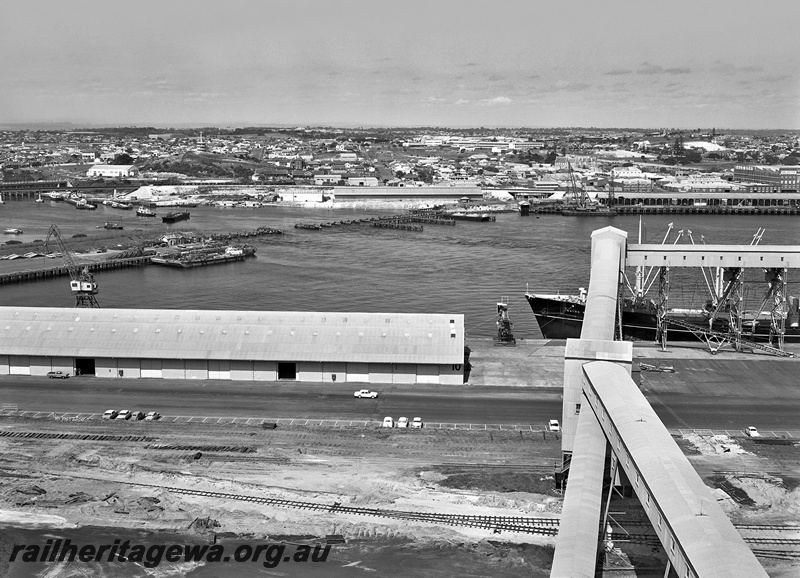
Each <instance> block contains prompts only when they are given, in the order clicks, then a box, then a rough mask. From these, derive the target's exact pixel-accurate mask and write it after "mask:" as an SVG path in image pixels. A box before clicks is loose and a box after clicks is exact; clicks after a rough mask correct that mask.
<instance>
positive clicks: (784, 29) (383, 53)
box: [0, 0, 800, 130]
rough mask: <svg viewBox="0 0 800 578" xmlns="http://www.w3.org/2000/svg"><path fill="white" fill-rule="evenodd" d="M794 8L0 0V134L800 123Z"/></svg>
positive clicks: (772, 0)
mask: <svg viewBox="0 0 800 578" xmlns="http://www.w3.org/2000/svg"><path fill="white" fill-rule="evenodd" d="M795 8H796V0H763V1H761V2H755V1H752V0H751V1H747V2H745V1H742V0H662V1H660V2H656V1H645V0H636V1H633V0H603V1H597V0H570V1H568V2H555V1H547V2H544V1H541V0H507V1H504V0H495V1H492V2H488V1H486V0H481V1H476V0H402V1H398V0H394V1H393V0H383V1H381V0H320V1H312V0H289V1H283V0H255V1H254V0H138V1H137V2H127V3H122V2H111V1H108V0H103V1H99V0H69V1H63V0H58V1H55V0H0V14H1V15H2V16H1V17H0V55H2V58H0V124H10V123H47V122H54V123H59V122H70V123H74V124H78V125H82V126H89V125H95V126H97V125H99V126H131V125H137V126H164V127H168V126H185V125H195V126H220V127H224V126H255V125H281V126H292V125H297V126H439V127H481V126H484V127H532V128H537V127H570V126H583V127H598V128H611V127H641V128H685V129H693V128H703V129H705V128H711V127H714V128H717V129H718V130H719V129H724V128H731V129H800V50H798V49H799V48H800V36H798V32H797V30H798V28H797V18H796V15H797V11H796V10H795Z"/></svg>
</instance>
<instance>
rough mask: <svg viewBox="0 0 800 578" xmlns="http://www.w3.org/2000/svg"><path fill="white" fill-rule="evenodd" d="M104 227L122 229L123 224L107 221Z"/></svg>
mask: <svg viewBox="0 0 800 578" xmlns="http://www.w3.org/2000/svg"><path fill="white" fill-rule="evenodd" d="M103 228H104V229H122V225H120V224H119V223H109V222H106V224H105V225H103Z"/></svg>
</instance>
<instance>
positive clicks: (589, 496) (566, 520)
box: [550, 227, 800, 578]
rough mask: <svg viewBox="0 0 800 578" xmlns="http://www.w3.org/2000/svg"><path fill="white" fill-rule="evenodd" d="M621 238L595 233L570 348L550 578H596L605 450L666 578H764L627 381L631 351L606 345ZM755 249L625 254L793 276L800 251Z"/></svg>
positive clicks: (622, 259)
mask: <svg viewBox="0 0 800 578" xmlns="http://www.w3.org/2000/svg"><path fill="white" fill-rule="evenodd" d="M626 238H627V235H626V233H625V232H624V231H620V230H618V229H614V228H612V227H607V228H605V229H600V230H598V231H595V232H594V233H593V234H592V266H591V280H590V284H589V293H588V296H587V302H586V311H585V314H584V322H583V328H582V331H581V338H580V339H569V340H567V348H566V354H565V363H564V398H563V399H564V403H563V408H562V420H563V421H562V435H563V438H562V453H563V454H564V463H565V464H566V463H569V464H570V477H569V483H568V484H567V491H566V494H565V496H564V505H563V509H562V520H561V527H560V530H559V534H558V538H557V541H556V550H555V554H554V557H553V566H552V570H551V573H550V576H551V577H553V578H581V577H585V578H594V577H595V576H597V560H598V545H599V541H600V537H601V535H600V532H601V528H600V523H599V522H600V515H601V511H602V510H601V508H602V504H601V497H602V488H603V473H604V465H605V457H606V453H607V450H608V449H610V451H611V452H612V453H613V454H614V458H615V460H616V463H618V464H619V467H622V468H623V470H624V471H625V473H626V474H627V476H628V478H629V479H630V480H631V483H632V484H633V488H634V491H635V492H636V494H637V496H638V497H639V499H640V501H641V503H642V505H643V507H644V509H645V511H646V512H647V515H648V517H649V519H650V521H651V523H652V525H653V528H654V529H655V531H656V533H657V535H658V536H659V538H660V540H661V543H662V545H663V546H664V549H665V552H666V554H667V556H668V560H669V564H668V566H667V569H666V570H667V571H666V573H665V574H664V575H665V576H668V575H670V571H671V569H673V568H674V571H675V574H677V576H679V577H680V578H766V576H767V574H766V572H765V571H764V569H763V568H762V567H761V565H760V564H759V563H758V560H756V558H755V556H754V555H753V554H752V552H751V551H750V550H749V549H748V547H747V545H746V544H745V543H744V541H743V540H742V538H741V537H740V536H739V534H738V532H737V531H736V529H735V528H734V527H733V525H732V524H731V522H730V520H729V519H728V517H727V516H726V514H725V512H723V511H722V509H721V508H720V507H719V506H718V505H717V503H716V500H715V499H714V498H713V496H712V495H711V492H710V491H709V490H708V488H707V487H706V486H705V484H704V483H703V481H702V480H701V479H700V477H699V476H698V475H697V473H696V472H695V471H694V469H693V468H692V466H691V464H690V463H689V461H688V460H687V459H686V458H685V456H684V455H683V453H682V452H681V450H680V448H678V446H677V444H675V442H674V441H673V440H672V437H671V436H670V435H669V432H667V430H666V428H665V427H664V425H663V424H662V423H661V421H660V420H659V419H658V416H657V415H656V414H655V412H654V411H653V409H652V408H651V407H650V404H649V403H648V402H647V400H646V399H645V398H644V396H643V395H642V393H641V392H640V391H639V389H638V388H637V386H636V384H635V383H634V382H633V380H632V379H631V378H630V369H631V361H632V351H633V349H632V345H631V343H629V342H620V341H613V339H614V334H615V328H616V320H617V315H618V313H619V309H618V306H619V305H618V287H619V277H620V272H621V271H622V270H623V268H624V265H625V263H626V250H625V245H626ZM753 249H754V248H753V247H740V246H737V247H721V248H717V247H713V246H712V247H709V246H701V247H696V248H693V247H685V246H684V247H680V250H677V249H674V248H673V247H664V246H662V245H653V246H647V245H638V246H633V247H631V248H630V249H629V250H628V251H627V257H628V258H627V264H628V265H636V264H639V265H642V266H650V265H652V266H658V267H669V266H681V265H680V264H684V265H685V266H693V267H697V266H722V267H747V266H759V267H790V266H791V264H792V263H793V262H795V257H800V247H798V248H797V251H793V250H790V251H788V252H786V251H785V248H781V250H778V249H777V248H776V249H775V250H774V251H773V250H770V249H771V248H766V247H758V248H757V251H754V250H753ZM764 249H767V251H764ZM632 255H633V257H632ZM632 259H633V262H632ZM637 259H639V260H640V261H641V262H639V263H637V262H636V260H637ZM707 259H709V260H711V261H713V260H714V259H716V262H709V261H707ZM654 261H655V262H654ZM755 263H758V265H756V264H755ZM796 263H800V259H797V260H796ZM796 263H795V264H796Z"/></svg>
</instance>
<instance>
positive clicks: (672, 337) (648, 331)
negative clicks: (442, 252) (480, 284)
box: [525, 295, 800, 342]
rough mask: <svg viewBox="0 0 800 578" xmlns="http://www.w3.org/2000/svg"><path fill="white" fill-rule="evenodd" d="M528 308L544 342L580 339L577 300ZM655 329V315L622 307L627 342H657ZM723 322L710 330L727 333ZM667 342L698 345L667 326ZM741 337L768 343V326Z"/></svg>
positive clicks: (797, 333)
mask: <svg viewBox="0 0 800 578" xmlns="http://www.w3.org/2000/svg"><path fill="white" fill-rule="evenodd" d="M525 297H526V298H527V300H528V304H529V305H530V306H531V310H532V311H533V314H534V316H535V317H536V322H537V323H538V324H539V329H540V330H541V332H542V336H543V337H544V338H545V339H573V338H574V339H577V338H580V336H581V329H582V328H583V315H584V312H585V310H586V306H585V305H584V304H583V303H580V302H576V301H577V300H569V299H563V300H562V299H558V298H553V297H547V296H541V295H526V296H525ZM671 316H673V317H676V318H678V319H680V320H681V321H685V322H687V323H691V324H693V325H697V326H700V327H708V320H707V318H706V317H705V316H703V315H702V314H698V313H695V314H692V313H674V314H671ZM657 325H658V322H657V318H656V315H655V313H654V312H648V311H635V310H633V309H630V308H627V307H623V309H622V337H623V339H625V340H629V341H650V342H654V341H656V327H657ZM727 325H728V324H727V322H726V321H725V320H719V321H717V322H715V323H714V326H713V327H712V329H713V330H715V331H720V332H723V333H725V332H727V331H728V326H727ZM667 337H668V339H669V341H698V340H699V338H698V337H697V336H696V335H695V334H694V333H692V332H691V331H689V330H688V329H685V328H683V327H678V326H675V325H670V326H669V327H668V329H667ZM742 337H743V338H744V339H749V340H752V341H768V340H769V323H768V322H766V323H765V322H761V323H759V324H758V325H757V326H756V327H755V330H753V329H752V328H750V327H748V326H747V324H746V325H745V327H744V328H743V332H742ZM784 339H785V340H786V341H792V342H798V341H800V329H798V328H793V327H787V328H786V331H785V334H784Z"/></svg>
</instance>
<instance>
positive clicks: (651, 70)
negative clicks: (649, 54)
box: [636, 62, 664, 74]
mask: <svg viewBox="0 0 800 578" xmlns="http://www.w3.org/2000/svg"><path fill="white" fill-rule="evenodd" d="M662 72H664V69H663V68H661V67H660V66H658V65H657V64H650V63H649V62H642V64H641V66H640V68H639V70H637V71H636V74H661V73H662Z"/></svg>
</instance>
